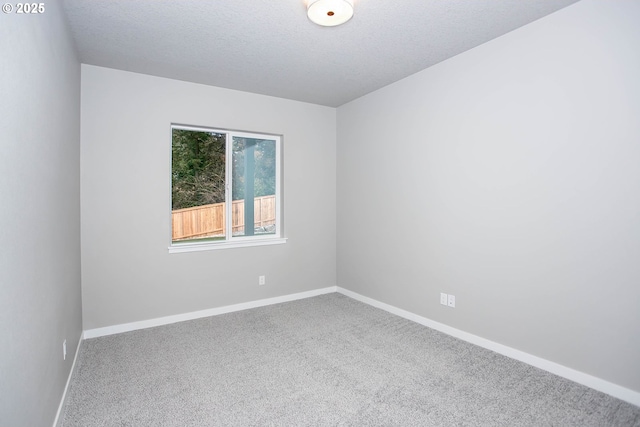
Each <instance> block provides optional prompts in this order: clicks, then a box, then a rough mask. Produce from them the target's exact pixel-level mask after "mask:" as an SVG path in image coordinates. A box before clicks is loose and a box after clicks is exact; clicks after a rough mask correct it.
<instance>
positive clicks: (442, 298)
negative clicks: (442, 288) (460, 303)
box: [440, 292, 449, 305]
mask: <svg viewBox="0 0 640 427" xmlns="http://www.w3.org/2000/svg"><path fill="white" fill-rule="evenodd" d="M448 297H449V295H447V294H444V293H442V292H440V304H442V305H447V304H448V301H449V300H448Z"/></svg>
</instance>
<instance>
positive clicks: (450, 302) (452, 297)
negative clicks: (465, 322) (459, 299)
mask: <svg viewBox="0 0 640 427" xmlns="http://www.w3.org/2000/svg"><path fill="white" fill-rule="evenodd" d="M447 303H448V304H447V305H448V306H449V307H452V308H456V296H455V295H449V297H448V301H447Z"/></svg>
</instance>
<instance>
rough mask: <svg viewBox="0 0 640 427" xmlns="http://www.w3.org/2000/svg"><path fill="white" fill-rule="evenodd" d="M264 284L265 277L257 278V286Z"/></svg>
mask: <svg viewBox="0 0 640 427" xmlns="http://www.w3.org/2000/svg"><path fill="white" fill-rule="evenodd" d="M265 283H267V282H266V280H265V277H264V276H259V277H258V284H259V285H264V284H265Z"/></svg>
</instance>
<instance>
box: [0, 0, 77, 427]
mask: <svg viewBox="0 0 640 427" xmlns="http://www.w3.org/2000/svg"><path fill="white" fill-rule="evenodd" d="M45 8H46V9H45V13H44V14H42V15H16V14H4V13H2V14H0V52H2V59H1V60H0V61H1V62H0V87H1V91H0V93H1V95H0V144H1V149H2V154H0V171H2V179H0V195H1V197H2V209H0V224H2V227H0V242H2V246H1V249H0V342H2V351H0V372H1V376H2V379H0V424H2V425H3V426H12V427H22V426H24V427H39V426H51V424H52V423H53V420H54V417H55V414H56V411H57V409H58V404H59V403H60V399H61V397H62V392H63V389H64V385H65V383H66V380H67V378H68V375H69V372H70V370H71V364H72V361H73V357H74V353H75V350H76V347H77V345H78V339H79V338H80V334H81V330H82V328H81V326H82V325H81V323H82V319H81V307H80V302H81V297H80V64H79V63H78V60H77V59H76V56H75V50H74V48H73V44H72V42H71V39H70V37H69V34H68V32H67V29H66V26H65V22H64V18H63V15H62V12H61V10H60V9H61V6H60V4H59V2H57V1H48V2H46V3H45ZM65 338H66V339H67V352H68V353H67V359H66V361H63V360H62V342H63V340H64V339H65Z"/></svg>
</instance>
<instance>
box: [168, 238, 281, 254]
mask: <svg viewBox="0 0 640 427" xmlns="http://www.w3.org/2000/svg"><path fill="white" fill-rule="evenodd" d="M283 243H287V238H286V237H276V238H269V239H250V240H249V239H247V240H238V241H231V242H216V243H211V242H202V243H197V242H196V243H183V244H180V243H176V244H172V245H171V246H169V253H170V254H177V253H182V252H199V251H211V250H215V249H233V248H246V247H250V246H266V245H281V244H283Z"/></svg>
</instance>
